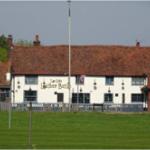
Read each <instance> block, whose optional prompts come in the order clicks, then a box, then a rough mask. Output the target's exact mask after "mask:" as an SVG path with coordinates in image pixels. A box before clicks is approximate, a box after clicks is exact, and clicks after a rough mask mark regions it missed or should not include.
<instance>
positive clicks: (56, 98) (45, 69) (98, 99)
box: [10, 41, 150, 107]
mask: <svg viewBox="0 0 150 150" xmlns="http://www.w3.org/2000/svg"><path fill="white" fill-rule="evenodd" d="M38 42H39V41H35V45H34V46H31V47H23V46H15V47H14V49H13V50H12V51H11V54H10V55H11V70H10V72H11V91H12V92H11V101H12V103H23V102H28V101H32V102H33V103H69V92H68V85H69V84H68V46H66V45H57V46H41V45H40V44H39V43H40V42H39V43H38ZM71 58H72V59H71V80H70V81H71V86H70V93H71V103H86V104H104V103H113V104H135V103H142V104H143V105H144V104H145V106H148V107H149V98H150V96H149V74H150V47H141V46H140V44H139V43H137V45H136V46H99V45H98V46H97V45H92V46H71ZM142 89H145V90H142ZM143 91H146V92H145V93H144V92H143ZM147 104H148V105H147ZM145 106H144V107H145Z"/></svg>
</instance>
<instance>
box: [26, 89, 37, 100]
mask: <svg viewBox="0 0 150 150" xmlns="http://www.w3.org/2000/svg"><path fill="white" fill-rule="evenodd" d="M24 101H37V91H30V90H29V91H24Z"/></svg>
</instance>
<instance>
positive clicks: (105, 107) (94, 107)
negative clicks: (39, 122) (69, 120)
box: [0, 102, 143, 112]
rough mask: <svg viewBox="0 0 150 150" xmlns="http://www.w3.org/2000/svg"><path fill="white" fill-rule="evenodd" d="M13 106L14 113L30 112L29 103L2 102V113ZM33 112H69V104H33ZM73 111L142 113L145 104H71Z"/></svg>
mask: <svg viewBox="0 0 150 150" xmlns="http://www.w3.org/2000/svg"><path fill="white" fill-rule="evenodd" d="M10 105H12V110H13V111H28V108H29V103H20V104H17V103H15V104H10V103H5V102H0V111H6V110H9V109H10ZM32 110H33V111H40V112H41V111H44V112H47V111H49V112H68V111H69V104H66V103H55V104H54V103H36V104H35V103H33V104H32ZM71 111H72V112H74V111H79V112H93V111H95V112H142V111H143V104H71Z"/></svg>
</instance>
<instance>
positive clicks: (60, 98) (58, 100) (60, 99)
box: [57, 93, 64, 103]
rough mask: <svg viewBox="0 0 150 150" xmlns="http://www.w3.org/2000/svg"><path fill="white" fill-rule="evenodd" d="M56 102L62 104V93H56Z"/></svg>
mask: <svg viewBox="0 0 150 150" xmlns="http://www.w3.org/2000/svg"><path fill="white" fill-rule="evenodd" d="M57 102H58V103H63V102H64V94H63V93H57Z"/></svg>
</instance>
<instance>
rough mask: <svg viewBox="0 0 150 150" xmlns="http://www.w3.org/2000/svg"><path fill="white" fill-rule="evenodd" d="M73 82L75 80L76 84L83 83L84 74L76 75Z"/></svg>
mask: <svg viewBox="0 0 150 150" xmlns="http://www.w3.org/2000/svg"><path fill="white" fill-rule="evenodd" d="M81 78H83V82H82V81H81ZM75 82H76V85H84V83H85V76H84V75H77V76H76V81H75Z"/></svg>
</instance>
